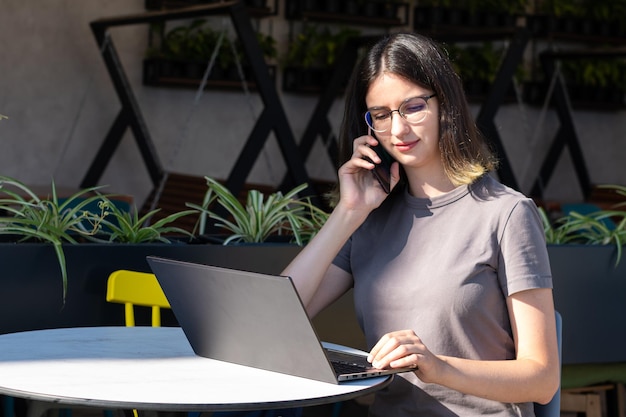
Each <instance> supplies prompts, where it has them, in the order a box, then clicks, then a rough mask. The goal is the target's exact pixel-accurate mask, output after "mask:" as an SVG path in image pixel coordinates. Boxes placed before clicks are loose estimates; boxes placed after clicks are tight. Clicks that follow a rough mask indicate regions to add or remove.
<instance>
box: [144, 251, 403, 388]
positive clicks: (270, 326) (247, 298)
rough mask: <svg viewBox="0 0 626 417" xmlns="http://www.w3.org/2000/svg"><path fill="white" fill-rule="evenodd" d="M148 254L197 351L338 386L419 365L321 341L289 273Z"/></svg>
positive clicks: (206, 355)
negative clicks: (390, 364)
mask: <svg viewBox="0 0 626 417" xmlns="http://www.w3.org/2000/svg"><path fill="white" fill-rule="evenodd" d="M147 260H148V263H149V265H150V267H151V268H152V271H153V272H154V274H155V275H156V277H157V280H158V281H159V284H160V285H161V288H162V289H163V292H164V293H165V296H166V297H167V299H168V301H169V303H170V306H171V308H172V312H173V313H174V316H175V317H176V320H177V321H178V324H179V325H180V327H181V328H182V330H183V332H184V333H185V336H186V337H187V339H188V340H189V344H190V345H191V347H192V349H193V350H194V352H195V353H196V355H199V356H203V357H207V358H211V359H217V360H220V361H226V362H232V363H236V364H240V365H246V366H251V367H255V368H260V369H265V370H268V371H274V372H281V373H285V374H289V375H294V376H299V377H303V378H309V379H314V380H318V381H323V382H328V383H333V384H337V383H339V382H343V381H353V380H357V379H362V378H371V377H379V376H382V375H390V374H393V373H397V372H406V371H411V370H414V369H413V368H403V369H376V368H373V367H372V366H371V364H369V362H367V360H366V355H365V354H362V353H361V352H360V351H356V350H354V349H348V351H344V350H343V349H342V350H337V349H332V348H329V347H324V346H322V343H321V342H320V340H319V338H318V336H317V334H316V332H315V329H314V328H313V325H312V323H311V321H310V319H309V317H308V315H307V314H306V311H305V309H304V306H303V304H302V301H301V300H300V297H299V296H298V293H297V292H296V289H295V287H294V285H293V282H292V280H291V279H290V278H289V277H284V276H279V275H269V274H261V273H256V272H247V271H241V270H237V269H231V268H222V267H217V266H211V265H204V264H196V263H190V262H183V261H177V260H173V259H166V258H161V257H156V256H148V257H147ZM343 368H348V369H343Z"/></svg>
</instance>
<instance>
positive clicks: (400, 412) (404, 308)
mask: <svg viewBox="0 0 626 417" xmlns="http://www.w3.org/2000/svg"><path fill="white" fill-rule="evenodd" d="M334 264H335V265H337V266H339V267H340V268H342V269H344V270H346V271H348V272H350V273H351V274H352V275H353V278H354V298H355V308H356V313H357V317H358V319H359V323H360V325H361V328H362V329H363V330H364V332H365V336H366V339H367V343H368V345H369V346H370V347H372V346H373V345H374V344H375V343H376V342H377V341H378V340H379V339H380V337H381V336H383V335H384V334H385V333H388V332H390V331H395V330H404V329H413V330H414V331H415V333H416V334H417V335H418V336H419V337H420V338H421V339H422V340H423V342H424V343H425V345H426V346H427V347H428V348H429V349H430V350H431V351H432V352H433V353H435V354H441V355H448V356H455V357H461V358H469V359H481V360H503V359H514V358H515V347H514V342H513V337H512V332H511V324H510V322H509V316H508V311H507V306H506V300H505V299H506V297H507V296H508V295H511V294H513V293H515V292H518V291H523V290H527V289H531V288H552V276H551V272H550V264H549V260H548V253H547V249H546V243H545V237H544V233H543V228H542V223H541V219H540V217H539V214H538V210H537V207H536V206H535V204H534V202H533V201H532V200H530V199H528V198H526V197H524V196H523V195H522V194H520V193H518V192H516V191H514V190H512V189H510V188H508V187H505V186H504V185H502V184H500V183H499V182H497V181H496V180H495V179H493V178H492V177H490V176H485V177H483V178H482V179H480V180H479V181H477V182H476V183H474V184H473V185H471V186H469V187H468V186H461V187H457V188H456V189H455V190H453V191H451V192H449V193H447V194H444V195H441V196H438V197H435V198H433V199H421V198H415V197H412V196H411V195H409V194H408V192H406V191H404V192H398V193H395V194H392V195H390V196H389V198H387V200H385V202H384V203H383V204H382V205H381V206H380V207H379V208H378V209H376V210H374V211H373V212H372V213H371V214H370V216H369V217H368V219H367V220H366V221H365V223H364V224H363V225H361V227H360V228H359V229H358V230H357V231H356V232H355V233H354V234H353V235H352V237H351V238H350V240H349V241H348V242H347V243H346V245H345V246H344V248H343V249H342V250H341V251H340V253H339V254H338V256H337V257H336V258H335V260H334ZM532 410H533V406H532V404H530V403H526V404H503V403H499V402H494V401H490V400H485V399H481V398H477V397H473V396H469V395H464V394H461V393H459V392H457V391H453V390H450V389H448V388H445V387H442V386H440V385H436V384H425V383H423V382H421V381H420V380H419V379H418V378H417V377H416V376H415V375H414V374H413V373H405V374H401V375H399V376H398V377H396V378H395V379H394V381H393V383H392V384H391V385H390V386H389V387H388V388H386V389H384V390H382V391H381V392H379V393H378V394H377V396H376V400H375V401H374V404H373V405H372V406H371V407H370V414H371V415H376V416H380V417H383V416H384V417H393V416H409V415H410V416H457V415H459V416H474V415H475V416H478V415H481V416H484V415H492V416H532V415H533V411H532Z"/></svg>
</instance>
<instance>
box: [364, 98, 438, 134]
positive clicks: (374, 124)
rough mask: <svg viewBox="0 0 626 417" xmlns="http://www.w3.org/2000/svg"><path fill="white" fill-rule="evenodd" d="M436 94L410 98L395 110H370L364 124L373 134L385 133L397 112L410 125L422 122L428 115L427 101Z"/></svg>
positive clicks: (382, 108)
mask: <svg viewBox="0 0 626 417" xmlns="http://www.w3.org/2000/svg"><path fill="white" fill-rule="evenodd" d="M436 95H437V94H431V95H429V96H420V97H412V98H409V99H406V100H404V102H402V104H401V105H400V107H399V108H398V109H397V110H389V109H387V108H384V107H381V108H372V109H369V110H368V111H367V112H366V113H365V123H367V125H368V126H369V127H370V128H371V129H372V130H373V131H374V132H378V133H381V132H386V131H387V130H389V129H390V128H391V119H392V118H391V115H392V113H393V112H398V114H399V115H400V116H402V118H403V119H404V120H406V121H407V122H409V123H411V124H417V123H420V122H423V121H424V120H425V119H426V116H427V115H428V100H430V99H431V98H433V97H435V96H436Z"/></svg>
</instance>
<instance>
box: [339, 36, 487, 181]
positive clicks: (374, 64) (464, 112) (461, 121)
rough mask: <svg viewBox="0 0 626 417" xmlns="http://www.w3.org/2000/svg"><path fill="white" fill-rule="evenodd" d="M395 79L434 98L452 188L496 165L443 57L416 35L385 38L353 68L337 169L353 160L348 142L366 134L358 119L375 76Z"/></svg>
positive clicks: (361, 118) (426, 40) (360, 120)
mask: <svg viewBox="0 0 626 417" xmlns="http://www.w3.org/2000/svg"><path fill="white" fill-rule="evenodd" d="M383 71H385V72H390V73H393V74H396V75H399V76H401V77H403V78H405V79H406V80H408V81H410V82H413V83H415V84H417V85H419V86H421V87H423V88H427V89H429V90H432V91H433V92H434V93H435V94H437V101H438V102H439V138H440V139H439V148H440V150H441V155H442V162H443V166H444V169H445V172H446V174H447V175H448V177H449V178H450V180H451V181H452V182H453V183H454V184H455V185H461V184H470V183H472V182H473V181H475V180H476V179H477V178H479V177H480V176H482V175H483V174H485V173H486V172H488V171H491V170H492V169H494V168H495V166H496V161H495V158H494V156H493V154H492V153H491V151H490V150H489V147H488V146H487V144H486V142H485V140H484V138H483V137H482V135H481V134H480V132H479V131H478V128H477V127H476V123H475V122H474V119H473V117H472V114H471V113H470V109H469V106H468V104H467V99H466V97H465V92H464V90H463V85H462V83H461V80H460V78H459V76H458V74H457V73H456V72H455V71H454V69H453V67H452V64H451V63H450V60H449V58H448V55H447V54H446V53H445V52H444V50H443V49H442V48H440V47H439V46H438V45H437V44H436V43H435V42H434V41H432V40H431V39H429V38H427V37H425V36H422V35H419V34H416V33H397V34H393V35H388V36H385V37H384V38H382V39H380V40H379V41H378V42H377V43H376V44H374V45H373V46H372V47H371V48H370V49H369V51H368V52H367V54H366V55H365V57H363V59H362V60H361V61H360V63H359V64H358V65H357V67H356V68H355V70H354V72H353V74H352V77H351V80H350V83H349V85H348V89H347V91H346V106H345V112H344V118H343V123H342V126H341V132H340V161H339V162H340V165H341V164H343V163H344V162H346V161H348V160H349V159H350V157H351V155H352V151H353V150H352V142H353V140H354V139H355V138H357V137H359V136H362V135H365V134H367V126H366V125H365V121H364V119H363V115H364V114H365V112H366V111H367V108H366V104H365V96H366V94H367V91H368V89H369V86H370V84H371V83H372V82H373V81H374V80H375V79H376V78H377V77H378V76H379V75H380V74H382V73H383Z"/></svg>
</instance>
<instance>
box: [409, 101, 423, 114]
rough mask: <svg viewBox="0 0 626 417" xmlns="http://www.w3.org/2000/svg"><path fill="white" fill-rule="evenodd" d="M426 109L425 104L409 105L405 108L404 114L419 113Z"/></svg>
mask: <svg viewBox="0 0 626 417" xmlns="http://www.w3.org/2000/svg"><path fill="white" fill-rule="evenodd" d="M425 107H426V105H425V104H424V103H414V104H409V105H407V106H405V108H404V113H405V114H411V113H417V112H420V111H422V110H424V108H425Z"/></svg>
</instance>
